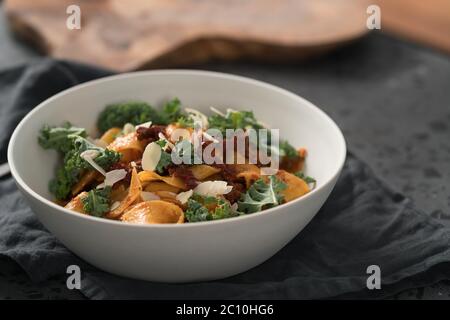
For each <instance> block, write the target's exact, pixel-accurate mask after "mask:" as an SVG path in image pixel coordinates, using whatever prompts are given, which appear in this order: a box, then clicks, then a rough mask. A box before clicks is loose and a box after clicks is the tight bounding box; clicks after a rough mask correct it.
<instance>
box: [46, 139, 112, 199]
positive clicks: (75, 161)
mask: <svg viewBox="0 0 450 320" xmlns="http://www.w3.org/2000/svg"><path fill="white" fill-rule="evenodd" d="M86 150H96V151H97V152H98V156H97V157H96V158H95V159H94V161H95V162H96V163H97V164H98V165H99V166H101V167H102V168H103V169H105V170H107V169H108V168H109V167H110V166H111V165H112V164H114V163H116V162H118V161H119V160H120V154H119V153H117V152H115V151H112V150H108V149H103V148H100V147H98V146H96V145H94V144H92V143H90V142H89V141H88V140H86V139H85V138H83V137H79V136H76V137H74V138H73V139H72V147H71V149H70V150H69V151H68V152H66V154H65V155H64V161H63V165H62V166H61V167H60V168H58V170H57V171H56V177H55V178H54V179H52V180H51V181H50V184H49V190H50V192H51V193H53V194H54V195H55V197H56V199H58V200H65V199H67V197H68V196H69V195H70V192H71V189H72V187H73V186H74V185H75V184H76V183H77V182H78V180H79V178H80V175H81V173H82V172H83V170H93V168H92V167H91V165H90V164H89V163H88V162H87V161H85V160H84V159H83V158H82V157H81V154H82V153H83V152H84V151H86Z"/></svg>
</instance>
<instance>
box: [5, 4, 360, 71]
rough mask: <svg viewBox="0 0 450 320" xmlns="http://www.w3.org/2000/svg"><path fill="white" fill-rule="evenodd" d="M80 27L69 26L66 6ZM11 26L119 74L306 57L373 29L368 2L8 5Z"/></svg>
mask: <svg viewBox="0 0 450 320" xmlns="http://www.w3.org/2000/svg"><path fill="white" fill-rule="evenodd" d="M71 4H78V5H79V6H80V8H81V17H82V24H81V29H80V30H69V29H68V28H66V19H67V17H68V15H67V14H66V8H67V6H69V5H71ZM4 6H5V9H6V13H7V16H8V18H9V21H10V25H11V29H12V30H13V31H15V32H16V33H17V34H18V35H19V36H21V37H22V38H24V39H25V40H27V41H28V42H30V43H31V44H33V45H34V46H35V47H37V48H38V49H39V50H40V51H42V52H43V53H45V54H48V55H50V56H53V57H56V58H63V59H71V60H77V61H81V62H84V63H90V64H95V65H99V66H103V67H106V68H110V69H114V70H117V71H127V70H135V69H143V68H156V67H170V66H182V65H188V64H195V63H201V62H205V61H208V60H210V59H222V60H235V59H240V58H244V59H248V60H263V61H273V62H285V61H292V60H299V59H304V58H306V57H310V56H311V55H316V54H319V53H322V52H324V51H327V50H330V49H332V48H335V47H336V46H338V45H341V44H344V43H347V42H349V41H351V40H353V39H355V38H358V37H360V36H362V35H364V34H365V33H367V32H368V30H367V28H366V18H367V14H366V8H367V1H366V0H339V1H336V0H314V1H311V0H246V1H242V0H222V1H220V0H131V1H125V0H78V1H75V0H58V1H55V0H34V1H29V0H6V1H5V3H4Z"/></svg>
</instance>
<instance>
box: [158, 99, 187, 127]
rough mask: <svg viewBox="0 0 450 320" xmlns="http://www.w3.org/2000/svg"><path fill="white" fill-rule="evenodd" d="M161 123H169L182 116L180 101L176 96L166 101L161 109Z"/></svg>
mask: <svg viewBox="0 0 450 320" xmlns="http://www.w3.org/2000/svg"><path fill="white" fill-rule="evenodd" d="M159 116H160V119H161V120H160V121H161V124H166V125H167V124H169V123H173V122H177V120H178V118H180V117H181V116H182V113H181V102H180V100H179V99H178V98H175V99H172V100H170V101H169V102H167V103H166V104H165V105H164V107H163V108H162V111H161V112H160V113H159Z"/></svg>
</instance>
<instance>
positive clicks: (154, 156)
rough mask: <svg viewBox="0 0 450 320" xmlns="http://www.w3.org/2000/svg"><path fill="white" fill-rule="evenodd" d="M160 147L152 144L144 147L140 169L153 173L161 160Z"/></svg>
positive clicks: (154, 143)
mask: <svg viewBox="0 0 450 320" xmlns="http://www.w3.org/2000/svg"><path fill="white" fill-rule="evenodd" d="M161 152H162V150H161V147H160V146H159V145H158V144H157V143H156V142H152V143H149V144H148V145H147V147H145V150H144V154H143V155H142V169H144V170H145V171H155V169H156V166H157V165H158V162H159V160H160V159H161Z"/></svg>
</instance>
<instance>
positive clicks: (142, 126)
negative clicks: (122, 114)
mask: <svg viewBox="0 0 450 320" xmlns="http://www.w3.org/2000/svg"><path fill="white" fill-rule="evenodd" d="M151 126H152V122H151V121H148V122H144V123H141V124H138V125H137V126H136V129H137V128H150V127H151Z"/></svg>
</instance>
